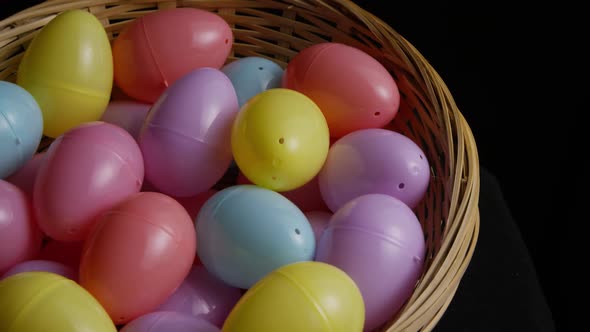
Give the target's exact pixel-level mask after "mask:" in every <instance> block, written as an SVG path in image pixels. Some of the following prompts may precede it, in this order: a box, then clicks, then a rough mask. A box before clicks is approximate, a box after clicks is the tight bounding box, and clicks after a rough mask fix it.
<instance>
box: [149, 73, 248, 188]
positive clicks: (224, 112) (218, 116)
mask: <svg viewBox="0 0 590 332" xmlns="http://www.w3.org/2000/svg"><path fill="white" fill-rule="evenodd" d="M237 112H238V100H237V97H236V92H235V91H234V88H233V86H232V84H231V81H230V80H229V79H228V78H227V76H225V74H223V73H222V72H221V71H219V70H218V69H213V68H201V69H197V70H194V71H192V72H190V73H188V74H187V75H185V76H184V77H182V78H181V79H179V80H178V81H176V82H175V83H174V84H173V85H171V86H170V87H169V88H168V89H167V90H166V91H165V92H164V93H163V94H162V96H161V97H160V99H159V100H158V102H157V103H156V104H155V105H154V106H153V108H152V110H151V111H150V112H149V114H148V116H147V118H146V120H145V123H144V126H143V128H142V131H141V134H140V137H139V144H140V147H141V151H142V152H143V156H144V160H145V172H146V179H147V180H148V181H149V182H150V183H151V184H152V185H153V186H154V187H156V188H158V189H159V191H160V192H162V193H164V194H167V195H170V196H174V197H189V196H194V195H196V194H198V193H201V192H203V191H206V190H209V189H211V187H212V186H213V185H214V184H215V183H216V182H217V181H218V180H219V179H221V177H222V176H223V174H224V173H225V171H226V170H227V169H228V167H229V165H230V163H231V160H232V151H231V141H230V139H231V126H232V123H233V121H234V119H235V116H236V114H237Z"/></svg>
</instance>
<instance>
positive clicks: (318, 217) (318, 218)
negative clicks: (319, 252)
mask: <svg viewBox="0 0 590 332" xmlns="http://www.w3.org/2000/svg"><path fill="white" fill-rule="evenodd" d="M304 214H305V217H307V220H308V221H309V223H310V224H311V229H312V230H313V235H314V236H315V242H316V247H317V244H318V242H319V241H320V238H321V236H322V233H323V232H324V229H326V227H327V226H328V223H329V222H330V218H332V213H330V212H327V211H308V212H305V213H304Z"/></svg>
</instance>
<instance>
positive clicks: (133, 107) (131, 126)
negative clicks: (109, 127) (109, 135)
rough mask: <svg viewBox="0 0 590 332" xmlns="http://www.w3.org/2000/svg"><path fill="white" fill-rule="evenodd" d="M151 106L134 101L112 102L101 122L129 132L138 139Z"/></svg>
mask: <svg viewBox="0 0 590 332" xmlns="http://www.w3.org/2000/svg"><path fill="white" fill-rule="evenodd" d="M151 106H152V105H150V104H146V103H142V102H139V101H133V100H112V101H111V102H110V103H109V105H108V106H107V108H106V110H105V111H104V113H103V115H102V118H101V120H102V121H104V122H108V123H111V124H114V125H116V126H119V127H121V128H123V129H125V130H127V132H128V133H129V134H131V136H133V138H135V139H137V138H138V137H139V132H140V130H141V127H142V126H143V121H144V120H145V117H146V116H147V113H148V111H149V110H150V107H151Z"/></svg>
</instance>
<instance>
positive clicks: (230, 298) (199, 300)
mask: <svg viewBox="0 0 590 332" xmlns="http://www.w3.org/2000/svg"><path fill="white" fill-rule="evenodd" d="M240 297H242V290H241V289H239V288H235V287H231V286H229V285H227V284H226V283H224V282H222V281H221V280H219V279H217V278H216V277H214V276H213V275H211V274H210V273H209V272H208V271H207V270H206V269H205V267H204V266H203V265H195V266H193V268H192V270H191V272H190V273H189V275H188V276H187V277H186V279H185V280H184V282H183V283H182V284H181V285H180V287H178V288H177V289H176V291H175V292H174V293H173V294H172V296H170V297H169V298H168V300H166V302H165V303H164V304H162V305H161V306H159V307H158V309H157V310H156V311H174V312H180V313H184V314H188V315H192V316H195V317H199V318H202V319H204V320H206V321H208V322H210V323H211V324H214V325H216V326H218V327H219V328H221V327H222V326H223V322H224V321H225V319H226V318H227V316H228V315H229V313H230V311H231V309H232V308H233V307H234V305H235V304H236V303H237V302H238V300H239V299H240Z"/></svg>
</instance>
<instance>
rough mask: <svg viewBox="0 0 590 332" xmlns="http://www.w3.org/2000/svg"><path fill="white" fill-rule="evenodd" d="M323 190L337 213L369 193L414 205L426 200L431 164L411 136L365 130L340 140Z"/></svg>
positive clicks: (322, 176) (324, 174)
mask: <svg viewBox="0 0 590 332" xmlns="http://www.w3.org/2000/svg"><path fill="white" fill-rule="evenodd" d="M318 177H319V183H320V192H321V194H322V197H323V198H324V201H325V202H326V205H328V207H329V208H330V210H332V211H333V212H335V211H337V210H338V209H340V207H342V206H343V205H344V204H346V203H347V202H348V201H350V200H351V199H354V198H356V197H359V196H361V195H365V194H386V195H390V196H393V197H395V198H397V199H399V200H401V201H402V202H404V203H405V204H406V205H408V206H409V207H410V208H414V207H416V205H418V203H419V202H420V201H421V200H422V198H423V197H424V195H425V194H426V190H427V189H428V184H429V182H430V166H429V163H428V160H427V159H426V155H425V154H424V152H423V151H422V149H421V148H420V147H419V146H418V145H417V144H416V143H414V141H412V140H411V139H409V138H408V137H407V136H404V135H402V134H400V133H397V132H394V131H390V130H386V129H378V128H377V129H363V130H358V131H355V132H352V133H350V134H348V135H346V136H344V137H342V138H340V139H339V140H338V141H336V142H335V143H334V144H333V145H332V146H331V147H330V150H329V152H328V157H327V159H326V162H325V164H324V167H323V168H322V170H321V171H320V173H319V175H318Z"/></svg>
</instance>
